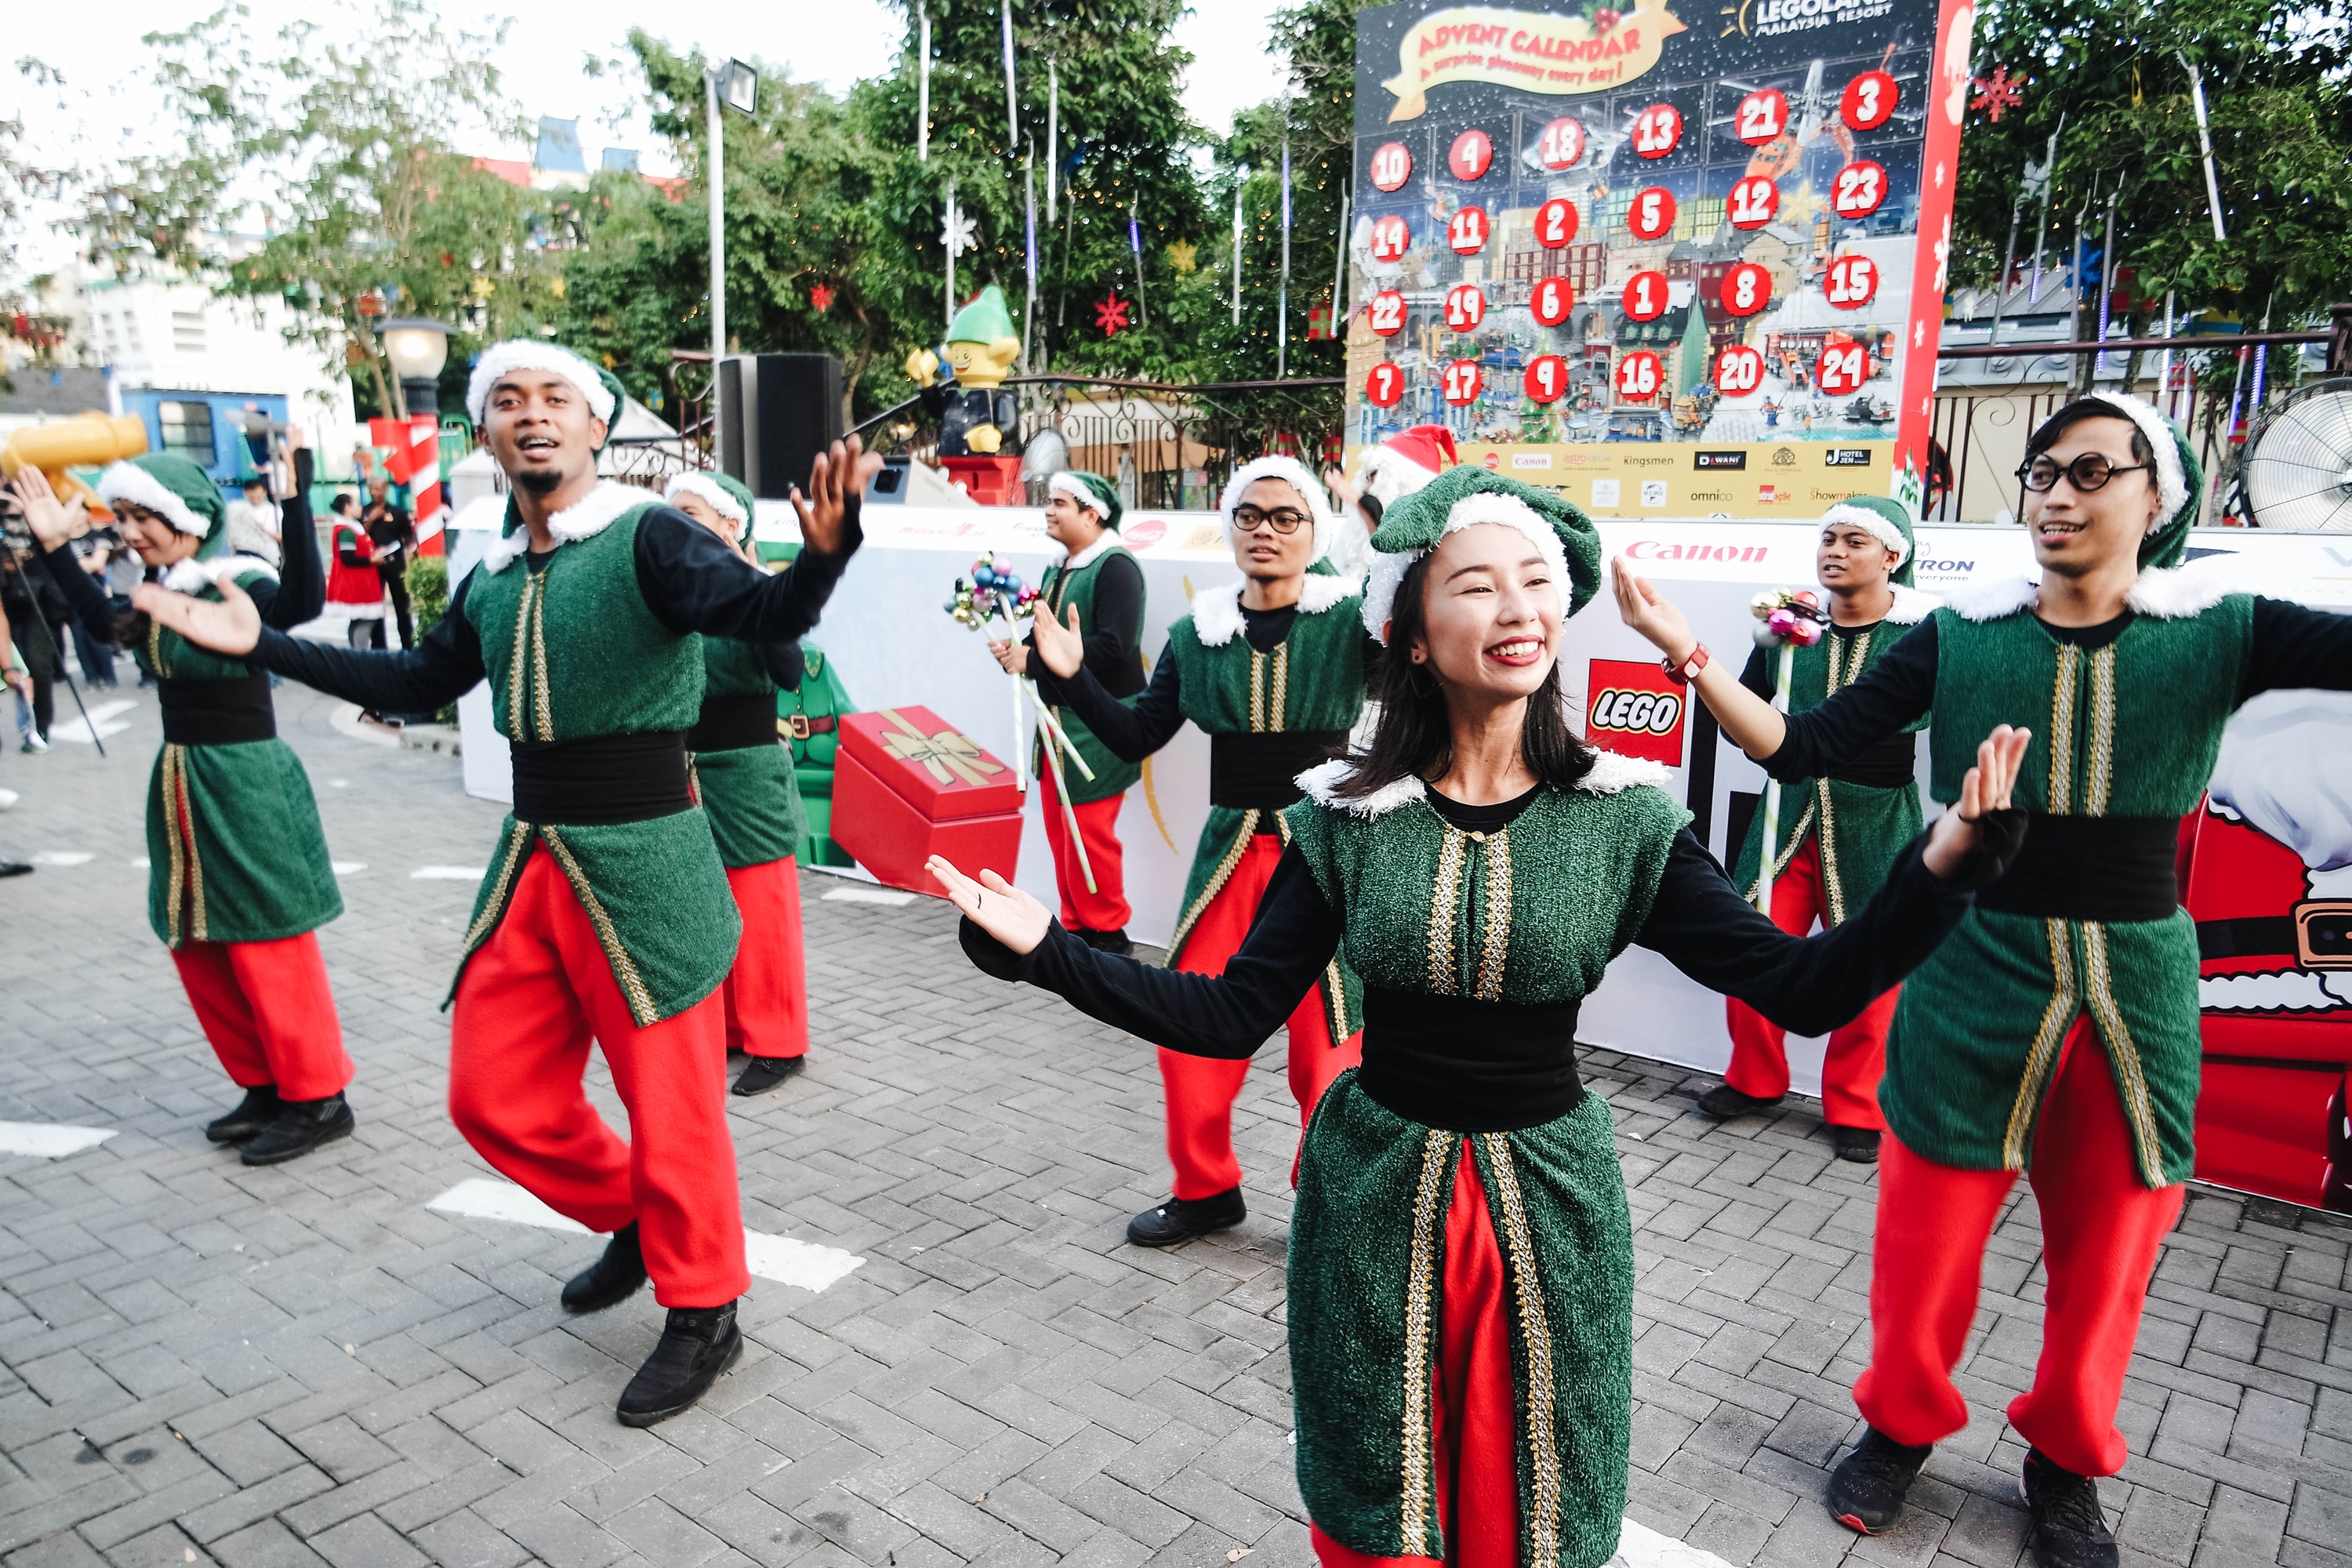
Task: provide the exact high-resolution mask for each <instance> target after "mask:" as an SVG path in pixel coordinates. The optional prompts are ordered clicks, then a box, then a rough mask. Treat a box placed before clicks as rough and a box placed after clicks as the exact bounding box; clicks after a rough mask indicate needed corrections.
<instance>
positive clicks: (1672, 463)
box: [1347, 0, 1975, 518]
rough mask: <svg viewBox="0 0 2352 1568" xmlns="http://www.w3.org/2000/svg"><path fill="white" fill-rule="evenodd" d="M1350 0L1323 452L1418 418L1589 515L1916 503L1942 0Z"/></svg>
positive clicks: (1936, 260)
mask: <svg viewBox="0 0 2352 1568" xmlns="http://www.w3.org/2000/svg"><path fill="white" fill-rule="evenodd" d="M1358 15H1359V20H1358V24H1357V35H1356V184H1355V189H1356V191H1357V193H1358V199H1357V201H1356V203H1355V216H1354V217H1353V219H1352V220H1351V225H1350V232H1349V237H1348V253H1349V274H1348V276H1349V307H1350V313H1349V322H1348V328H1347V341H1348V375H1349V412H1348V440H1349V445H1350V447H1361V446H1365V445H1370V444H1372V443H1376V442H1378V441H1380V440H1381V439H1383V438H1384V437H1387V436H1389V435H1391V434H1392V433H1394V432H1395V431H1398V430H1401V429H1402V428H1404V427H1405V426H1410V425H1417V424H1424V423H1442V424H1445V425H1448V426H1452V427H1453V429H1454V433H1455V437H1456V440H1457V443H1458V444H1459V446H1460V447H1461V450H1462V454H1463V459H1464V460H1465V462H1475V463H1483V464H1485V465H1486V467H1487V468H1494V469H1496V470H1498V471H1500V472H1504V473H1508V474H1510V475H1511V476H1513V477H1514V478H1516V479H1525V480H1528V482H1530V483H1533V484H1538V485H1546V486H1549V487H1552V488H1554V489H1559V490H1561V491H1562V492H1563V493H1565V494H1566V495H1567V497H1568V499H1569V500H1572V501H1574V502H1576V503H1577V504H1578V505H1579V506H1581V507H1584V508H1586V509H1587V510H1591V511H1592V512H1593V513H1595V514H1596V515H1613V516H1621V517H1642V516H1650V517H1658V516H1685V517H1707V516H1718V517H1762V518H1773V517H1778V518H1801V517H1811V516H1814V515H1818V514H1819V513H1820V512H1821V511H1822V509H1823V508H1825V507H1826V506H1828V505H1829V504H1830V503H1831V502H1832V501H1833V500H1838V499H1839V498H1841V497H1843V496H1848V495H1852V494H1854V493H1855V492H1857V491H1870V492H1875V493H1881V494H1887V495H1893V496H1895V497H1898V498H1900V499H1903V500H1906V501H1908V502H1909V503H1910V504H1911V505H1912V506H1913V507H1914V508H1915V509H1916V508H1917V506H1918V504H1919V501H1920V499H1921V490H1922V477H1923V476H1924V474H1925V472H1926V470H1927V436H1928V426H1929V415H1930V413H1931V412H1932V409H1931V403H1932V400H1933V396H1934V387H1935V366H1936V348H1937V329H1938V326H1939V324H1940V322H1941V321H1942V318H1943V297H1944V287H1945V281H1946V277H1945V267H1946V258H1947V256H1948V247H1949V242H1950V237H1951V214H1952V186H1953V178H1954V174H1955V170H1956V168H1957V161H1958V152H1959V135H1960V117H1961V113H1962V110H1963V108H1964V107H1965V105H1966V103H1967V99H1968V89H1969V31H1970V28H1971V26H1972V25H1973V23H1974V20H1975V13H1974V9H1973V6H1972V5H1971V3H1970V0H1617V4H1616V5H1613V6H1612V5H1604V4H1598V3H1592V4H1586V3H1581V0H1538V3H1535V4H1527V5H1510V6H1503V5H1433V4H1431V3H1429V0H1406V3H1404V4H1401V5H1382V6H1377V7H1373V8H1370V9H1367V10H1365V11H1362V12H1360V13H1359V14H1358ZM1627 480H1640V481H1643V482H1640V483H1627V482H1626V481H1627Z"/></svg>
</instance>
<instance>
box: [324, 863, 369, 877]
mask: <svg viewBox="0 0 2352 1568" xmlns="http://www.w3.org/2000/svg"><path fill="white" fill-rule="evenodd" d="M329 864H331V865H332V866H333V867H334V868H335V875H336V876H338V877H348V876H351V875H352V873H353V872H357V871H364V870H366V869H367V862H366V861H364V860H334V861H331V862H329Z"/></svg>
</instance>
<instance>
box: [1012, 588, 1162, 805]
mask: <svg viewBox="0 0 2352 1568" xmlns="http://www.w3.org/2000/svg"><path fill="white" fill-rule="evenodd" d="M1115 555H1123V556H1126V557H1127V558H1128V559H1129V560H1130V561H1132V560H1134V559H1135V557H1134V555H1133V553H1132V552H1129V549H1128V548H1127V546H1126V545H1124V544H1113V545H1112V546H1111V547H1110V548H1109V549H1108V550H1106V551H1104V552H1102V553H1101V554H1100V555H1097V556H1096V557H1095V558H1094V559H1093V560H1092V561H1089V562H1087V563H1086V564H1085V565H1084V566H1081V567H1079V568H1078V569H1077V570H1076V571H1075V572H1072V571H1070V570H1068V569H1067V568H1066V566H1062V565H1054V566H1048V567H1046V568H1045V582H1044V584H1041V585H1040V587H1039V588H1038V600H1039V608H1038V612H1037V613H1038V614H1039V615H1045V614H1049V613H1050V614H1052V615H1054V616H1058V617H1059V618H1060V619H1061V620H1062V621H1063V622H1064V623H1065V624H1067V622H1068V620H1069V609H1070V606H1071V605H1076V606H1077V607H1078V624H1079V625H1080V626H1083V627H1085V628H1086V630H1087V632H1089V633H1092V632H1094V631H1095V630H1097V627H1096V626H1095V584H1096V583H1097V581H1099V580H1100V579H1101V577H1102V569H1103V563H1104V562H1106V561H1108V560H1109V559H1111V557H1113V556H1115ZM1120 629H1121V630H1123V631H1125V632H1126V633H1127V634H1128V635H1129V637H1139V636H1141V635H1142V632H1143V625H1142V616H1141V613H1140V611H1139V612H1138V615H1137V617H1136V624H1135V625H1134V626H1126V627H1122V628H1120ZM1054 717H1055V719H1057V720H1059V721H1061V724H1062V728H1063V729H1065V730H1066V731H1068V732H1069V736H1070V742H1071V744H1073V745H1075V746H1076V747H1077V749H1078V754H1079V755H1081V756H1083V757H1085V758H1086V760H1087V767H1089V768H1092V769H1093V770H1094V775H1095V776H1094V777H1093V778H1092V779H1088V778H1087V776H1086V775H1085V774H1084V773H1080V772H1079V771H1078V770H1077V768H1076V766H1074V765H1073V764H1072V763H1071V762H1070V759H1069V756H1068V754H1067V753H1066V752H1065V753H1064V754H1063V757H1062V776H1063V779H1064V780H1065V782H1066V783H1067V784H1068V785H1069V788H1070V801H1071V803H1072V804H1073V805H1086V804H1087V802H1088V801H1095V800H1108V799H1110V798H1111V797H1112V796H1113V795H1124V794H1126V793H1127V791H1128V789H1129V786H1130V785H1132V784H1134V783H1135V781H1136V780H1137V779H1139V778H1141V777H1142V776H1143V768H1142V765H1141V764H1140V763H1128V762H1121V761H1120V760H1119V759H1118V756H1116V755H1115V754H1113V752H1111V749H1110V748H1109V747H1108V746H1106V745H1104V744H1103V743H1102V742H1100V741H1098V740H1097V739H1096V738H1095V732H1094V731H1092V730H1089V729H1087V726H1086V721H1084V720H1082V719H1080V718H1079V717H1078V716H1077V715H1076V714H1075V713H1073V712H1071V711H1070V710H1068V709H1066V708H1056V709H1055V710H1054ZM1033 771H1034V773H1036V774H1037V776H1038V777H1040V778H1050V777H1052V776H1053V775H1052V773H1051V772H1050V771H1049V770H1048V768H1047V766H1046V763H1045V741H1044V740H1043V739H1042V738H1040V740H1039V741H1038V742H1037V755H1036V764H1035V767H1034V769H1033Z"/></svg>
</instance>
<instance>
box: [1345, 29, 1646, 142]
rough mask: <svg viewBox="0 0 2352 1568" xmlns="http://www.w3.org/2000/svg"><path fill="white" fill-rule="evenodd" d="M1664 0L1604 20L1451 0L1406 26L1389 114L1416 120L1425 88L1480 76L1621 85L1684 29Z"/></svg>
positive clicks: (1524, 85)
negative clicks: (1445, 7) (1394, 105)
mask: <svg viewBox="0 0 2352 1568" xmlns="http://www.w3.org/2000/svg"><path fill="white" fill-rule="evenodd" d="M1668 3H1669V0H1633V3H1632V4H1631V5H1629V6H1628V7H1627V9H1625V10H1624V11H1622V12H1619V13H1617V14H1616V15H1615V16H1613V17H1612V18H1611V19H1610V20H1609V21H1608V23H1607V25H1606V26H1603V25H1602V22H1601V17H1603V16H1609V13H1607V12H1601V13H1598V14H1596V16H1553V15H1550V14H1549V13H1545V12H1539V11H1507V10H1504V9H1502V8H1500V7H1499V6H1492V5H1455V6H1450V7H1448V8H1447V9H1445V10H1443V11H1433V12H1431V13H1430V14H1429V15H1428V16H1423V18H1422V19H1421V20H1420V21H1418V22H1415V23H1414V24H1413V25H1412V26H1410V27H1408V28H1406V29H1405V34H1404V37H1403V38H1402V39H1401V40H1399V42H1398V44H1397V74H1396V75H1395V77H1394V78H1392V79H1390V80H1388V81H1384V82H1382V83H1381V86H1382V87H1384V88H1386V89H1388V90H1389V91H1391V92H1392V93H1394V94H1395V95H1396V100H1397V102H1396V107H1395V108H1394V109H1391V110H1389V119H1390V121H1391V122H1394V121H1399V120H1418V119H1420V118H1421V117H1422V115H1423V113H1424V112H1426V111H1427V110H1428V108H1429V96H1428V95H1429V89H1431V88H1433V87H1439V86H1442V85H1444V83H1446V82H1449V81H1483V82H1491V83H1495V84H1496V85H1498V86H1503V87H1516V88H1519V89H1523V90H1525V91H1528V92H1542V93H1582V92H1600V91H1601V90H1603V89H1610V88H1617V87H1622V86H1623V85H1624V84H1625V83H1627V82H1629V81H1632V80H1633V79H1634V78H1635V77H1638V76H1641V75H1643V73H1645V72H1647V71H1648V70H1650V69H1651V68H1653V67H1654V66H1655V65H1656V64H1657V63H1658V56H1659V53H1660V51H1661V50H1663V49H1664V47H1665V44H1666V40H1667V39H1668V38H1671V37H1674V36H1675V34H1676V33H1680V32H1684V31H1686V30H1687V29H1685V27H1684V26H1683V25H1682V23H1680V22H1678V21H1676V20H1675V16H1674V13H1673V12H1671V11H1669V10H1667V9H1666V6H1667V5H1668Z"/></svg>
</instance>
